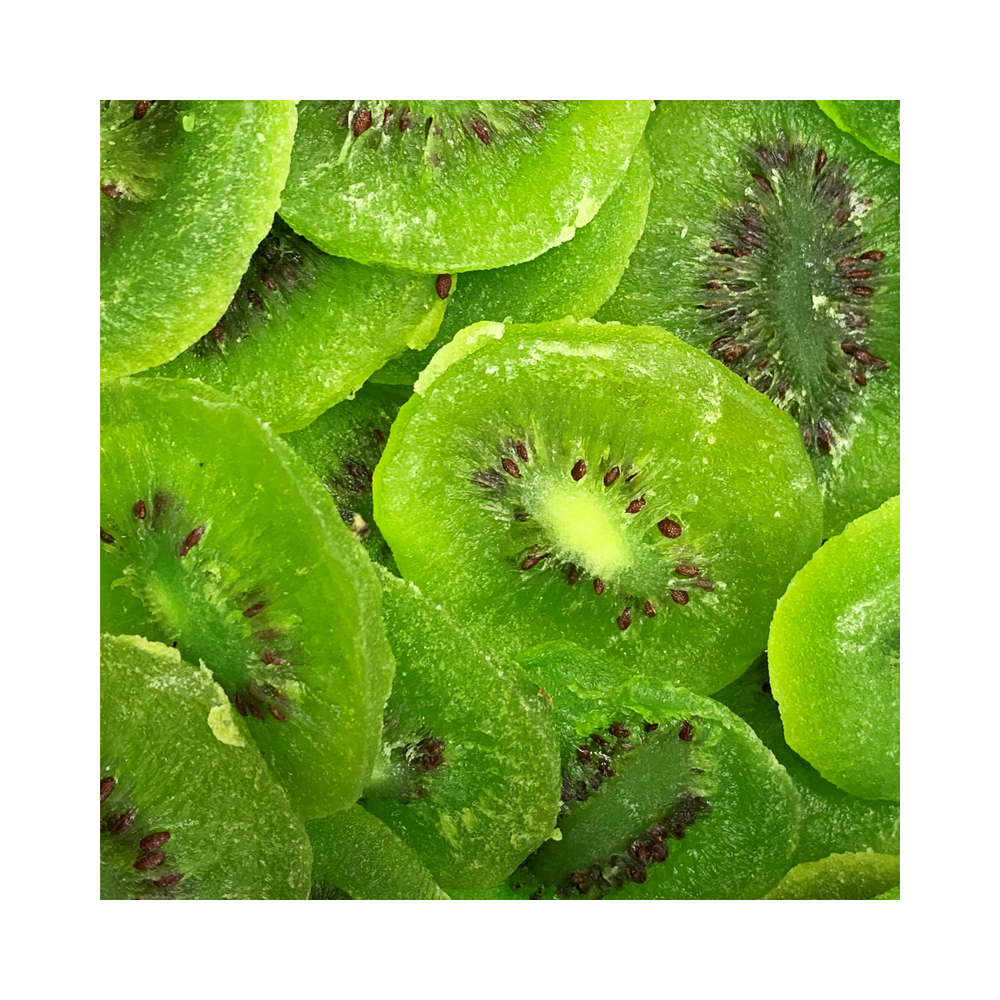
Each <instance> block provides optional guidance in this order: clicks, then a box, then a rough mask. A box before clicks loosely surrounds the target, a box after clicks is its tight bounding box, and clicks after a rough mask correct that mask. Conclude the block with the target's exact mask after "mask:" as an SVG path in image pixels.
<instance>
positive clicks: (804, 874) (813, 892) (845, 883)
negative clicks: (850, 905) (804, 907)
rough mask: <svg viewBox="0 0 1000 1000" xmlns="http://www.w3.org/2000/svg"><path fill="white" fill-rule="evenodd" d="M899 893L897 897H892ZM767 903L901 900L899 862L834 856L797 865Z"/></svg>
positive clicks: (863, 855)
mask: <svg viewBox="0 0 1000 1000" xmlns="http://www.w3.org/2000/svg"><path fill="white" fill-rule="evenodd" d="M893 890H895V895H894V896H893V895H889V893H891V892H892V891H893ZM764 898H765V899H899V858H898V856H896V857H894V856H893V855H891V854H874V853H870V852H862V853H856V854H832V855H830V857H828V858H823V859H822V860H820V861H809V862H806V863H805V864H801V865H796V866H795V867H794V868H793V869H792V870H791V871H790V872H789V873H788V874H787V875H786V876H785V877H784V878H783V879H782V880H781V882H780V883H778V885H776V886H775V887H774V888H773V889H772V890H771V891H770V892H769V893H768V894H767V895H766V896H765V897H764Z"/></svg>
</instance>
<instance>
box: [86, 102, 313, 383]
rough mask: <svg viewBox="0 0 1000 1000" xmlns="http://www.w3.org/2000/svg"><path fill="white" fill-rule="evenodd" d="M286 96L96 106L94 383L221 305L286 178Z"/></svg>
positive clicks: (205, 320)
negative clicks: (97, 351)
mask: <svg viewBox="0 0 1000 1000" xmlns="http://www.w3.org/2000/svg"><path fill="white" fill-rule="evenodd" d="M295 121H296V114H295V103H294V102H293V101H101V380H102V381H104V380H105V379H111V378H118V377H120V376H122V375H131V374H132V373H134V372H138V371H142V370H143V369H145V368H150V367H152V366H153V365H158V364H162V363H163V362H164V361H169V360H170V359H171V358H173V357H176V356H177V355H178V354H179V353H180V352H181V351H183V350H184V348H186V347H187V346H188V345H189V344H192V343H194V341H196V340H197V339H198V338H199V337H200V336H201V335H202V334H204V333H205V331H206V330H209V329H211V327H212V324H213V323H215V322H216V320H218V318H219V316H221V315H222V313H223V312H225V309H226V306H227V305H228V303H229V301H230V299H231V298H232V297H233V292H234V291H235V290H236V287H237V286H238V285H239V283H240V275H242V274H243V272H244V271H245V270H246V267H247V262H248V261H249V260H250V256H251V254H252V253H253V252H254V248H255V247H256V246H257V244H258V243H260V241H261V238H262V237H263V236H264V235H265V234H266V233H267V230H268V227H269V226H270V225H271V220H272V218H273V217H274V213H275V211H276V210H277V208H278V202H279V199H280V195H281V188H282V186H283V185H284V183H285V177H286V175H287V174H288V165H289V158H290V157H291V152H292V137H293V136H294V134H295Z"/></svg>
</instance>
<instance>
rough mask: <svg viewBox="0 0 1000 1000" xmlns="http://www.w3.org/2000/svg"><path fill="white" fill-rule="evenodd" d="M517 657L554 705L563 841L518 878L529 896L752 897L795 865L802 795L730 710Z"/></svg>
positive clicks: (580, 665)
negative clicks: (559, 751) (559, 766)
mask: <svg viewBox="0 0 1000 1000" xmlns="http://www.w3.org/2000/svg"><path fill="white" fill-rule="evenodd" d="M519 662H520V663H521V665H522V666H523V667H524V668H525V670H526V671H527V672H528V673H529V674H530V675H531V677H532V678H533V679H534V680H536V681H537V682H538V683H539V684H540V685H541V686H542V687H543V689H544V690H545V691H546V692H547V694H548V696H549V697H550V698H551V699H552V703H553V721H554V723H555V727H556V732H557V735H558V738H559V742H560V748H561V752H562V775H563V779H562V795H561V797H562V808H561V812H560V817H559V828H558V836H557V837H553V838H551V839H549V840H547V841H546V842H545V843H544V844H543V845H542V846H541V847H540V848H539V849H538V851H537V852H535V853H534V854H533V855H531V856H530V857H529V858H528V859H527V860H526V861H525V863H524V865H523V866H522V867H521V868H520V869H519V870H518V871H517V872H515V873H514V875H512V876H511V878H510V880H509V884H510V886H511V888H512V889H514V890H517V891H519V892H521V893H526V894H527V895H528V896H529V898H531V897H533V898H557V899H579V898H588V899H608V898H625V899H628V898H647V899H753V898H757V897H759V896H760V895H761V894H762V893H764V892H766V891H768V889H770V888H771V887H772V886H774V885H775V884H776V883H777V882H778V881H779V879H781V878H782V876H783V875H784V874H785V873H786V872H787V871H788V869H789V868H790V867H791V865H792V859H793V857H794V851H795V841H796V837H797V833H798V826H799V802H798V795H797V794H796V792H795V788H794V786H793V784H792V782H791V779H790V778H789V777H788V775H787V774H786V773H785V770H784V768H783V767H782V766H781V765H780V764H779V763H778V761H777V760H775V758H774V756H773V754H771V752H770V751H769V750H768V749H767V748H766V747H765V746H764V745H763V744H762V743H761V742H760V740H759V739H757V737H756V736H755V735H754V733H753V731H752V730H751V729H750V727H749V726H747V725H746V723H744V722H743V721H742V720H741V719H739V718H738V717H737V716H735V715H733V713H731V712H730V711H729V710H728V709H727V708H725V707H724V706H722V705H720V704H718V703H717V702H714V701H712V700H710V699H708V698H703V697H699V696H697V695H693V694H691V692H689V691H685V690H683V689H680V688H676V687H672V686H671V685H669V684H665V683H664V682H662V681H658V680H656V679H653V678H640V679H638V680H632V681H627V682H626V683H624V684H622V685H620V686H617V687H615V686H612V685H615V684H617V683H618V681H619V680H620V678H621V677H622V676H623V675H626V674H627V671H625V669H624V668H623V667H621V666H620V665H619V664H616V663H614V662H611V663H609V662H608V658H607V657H606V656H604V655H602V654H599V653H595V652H592V651H590V650H585V649H574V648H573V647H571V646H568V645H567V644H565V643H563V644H554V643H549V644H545V645H543V646H540V647H537V648H535V649H533V650H529V651H526V652H525V653H523V654H522V655H521V656H520V657H519Z"/></svg>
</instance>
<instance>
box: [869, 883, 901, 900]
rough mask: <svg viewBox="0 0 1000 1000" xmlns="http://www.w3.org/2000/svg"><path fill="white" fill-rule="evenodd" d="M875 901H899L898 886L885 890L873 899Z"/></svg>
mask: <svg viewBox="0 0 1000 1000" xmlns="http://www.w3.org/2000/svg"><path fill="white" fill-rule="evenodd" d="M875 898H876V899H899V886H898V885H896V886H893V887H892V888H891V889H886V891H885V892H883V893H881V894H880V895H878V896H876V897H875Z"/></svg>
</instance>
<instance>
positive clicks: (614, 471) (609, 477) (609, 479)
mask: <svg viewBox="0 0 1000 1000" xmlns="http://www.w3.org/2000/svg"><path fill="white" fill-rule="evenodd" d="M621 471H622V470H621V469H620V468H619V467H618V466H617V465H616V466H613V467H612V468H610V469H608V471H607V472H605V473H604V485H605V486H610V485H611V484H612V483H613V482H614V481H615V480H616V479H617V478H618V477H619V476H620V475H621Z"/></svg>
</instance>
